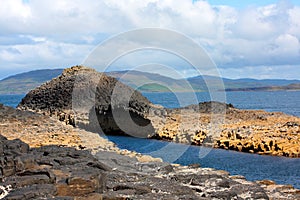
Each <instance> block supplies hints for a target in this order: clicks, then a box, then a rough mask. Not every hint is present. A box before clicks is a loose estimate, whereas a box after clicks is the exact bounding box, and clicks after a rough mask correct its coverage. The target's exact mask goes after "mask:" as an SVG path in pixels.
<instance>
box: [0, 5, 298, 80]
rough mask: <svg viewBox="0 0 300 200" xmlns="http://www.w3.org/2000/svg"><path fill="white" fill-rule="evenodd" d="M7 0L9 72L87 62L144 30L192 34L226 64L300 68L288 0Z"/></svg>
mask: <svg viewBox="0 0 300 200" xmlns="http://www.w3.org/2000/svg"><path fill="white" fill-rule="evenodd" d="M0 5H1V6H0V27H1V29H0V67H1V69H4V66H14V67H19V68H21V67H23V69H25V68H26V69H27V68H28V69H30V67H32V66H35V67H37V66H40V68H43V67H44V68H46V67H49V66H55V67H58V66H57V65H59V66H63V67H66V66H69V65H72V64H79V63H80V62H81V61H82V60H83V59H84V58H85V57H86V56H87V54H88V53H89V51H90V50H91V49H92V48H93V45H95V44H97V43H98V42H101V41H103V40H104V39H106V38H107V37H110V36H112V35H114V34H117V33H119V32H122V31H127V30H130V29H135V28H144V27H161V28H167V29H173V30H176V31H179V32H182V33H184V34H187V35H188V36H190V37H191V38H192V39H194V40H195V41H197V42H199V44H200V45H202V46H203V47H204V48H205V49H206V50H207V51H208V53H209V54H210V55H211V57H212V58H213V60H214V61H215V62H216V63H217V64H218V66H219V67H220V68H222V69H225V68H231V69H233V68H236V69H238V70H239V69H242V68H243V67H245V66H252V67H255V66H257V67H258V68H262V66H276V65H278V66H287V65H292V66H299V65H300V44H299V40H300V21H299V19H300V7H299V6H293V5H292V4H290V3H289V2H288V1H278V2H277V3H274V4H270V5H266V6H262V7H255V6H250V7H246V8H234V7H230V6H212V5H211V4H209V3H208V2H207V1H201V0H199V1H192V0H143V1H134V0H130V1H121V0H102V1H96V0H85V1H82V0H43V1H40V0H29V1H26V2H25V1H22V0H10V1H6V0H0ZM167 39H168V38H166V40H167ZM12 49H15V50H17V51H18V52H19V53H16V52H13V51H11V50H12ZM171 63H172V62H171ZM7 68H9V67H7ZM245 69H246V68H245ZM274 69H275V68H274ZM6 70H7V69H6ZM184 70H186V69H184ZM276 70H281V68H276ZM240 72H241V73H242V71H240ZM236 76H238V74H237V72H236ZM299 78H300V77H299Z"/></svg>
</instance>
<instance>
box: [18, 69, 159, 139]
mask: <svg viewBox="0 0 300 200" xmlns="http://www.w3.org/2000/svg"><path fill="white" fill-rule="evenodd" d="M151 105H152V104H151V103H150V102H149V101H148V99H147V98H145V97H144V96H142V95H141V94H140V93H139V92H137V91H135V90H133V89H132V88H130V87H128V86H126V85H124V84H122V83H121V82H119V81H117V79H115V78H112V77H109V76H106V75H105V74H103V73H99V72H97V71H95V70H93V69H90V68H87V67H83V66H74V67H72V68H69V69H65V70H64V71H63V73H62V75H61V76H59V77H57V78H55V79H53V80H52V81H50V82H47V83H45V84H43V85H42V86H40V87H38V88H36V89H34V90H32V91H30V92H29V93H28V94H27V95H26V96H25V97H24V99H23V100H22V102H21V103H20V104H19V105H18V108H19V109H21V110H31V111H35V112H38V113H42V114H46V115H50V116H56V117H57V118H58V119H59V120H60V121H64V122H65V123H66V124H70V125H73V126H78V127H81V128H84V129H88V130H92V131H95V132H98V133H99V132H102V131H103V132H104V133H107V134H124V133H130V134H133V135H135V136H139V137H147V136H148V135H151V134H154V129H153V127H152V124H151V121H150V120H149V119H147V114H148V113H149V110H150V108H151ZM131 120H133V121H134V123H135V124H137V125H138V126H133V124H134V123H133V122H132V121H131ZM99 124H100V126H99ZM120 126H122V127H120ZM141 126H142V127H145V128H144V129H143V130H141V129H140V128H139V127H141Z"/></svg>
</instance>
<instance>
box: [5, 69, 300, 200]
mask: <svg viewBox="0 0 300 200" xmlns="http://www.w3.org/2000/svg"><path fill="white" fill-rule="evenodd" d="M78 81H79V82H78ZM116 86H118V88H120V89H121V91H122V92H124V91H125V96H122V95H121V94H120V95H121V96H117V97H118V98H117V100H116V101H115V100H113V101H115V102H114V105H112V99H113V98H112V96H113V92H114V88H115V87H116ZM74 90H75V94H77V96H74ZM128 96H130V99H127V98H128ZM74 97H75V98H78V99H76V101H75V104H74V101H73V100H74ZM123 100H124V101H123ZM74 107H75V108H80V109H74ZM114 109H117V110H118V112H117V114H118V116H120V119H121V122H122V123H121V124H125V127H122V128H120V127H119V126H118V123H117V122H116V121H115V119H114V116H113V114H114V113H113V110H114ZM0 110H1V112H0V119H1V120H0V131H1V132H0V135H3V136H4V137H1V145H2V147H3V151H2V152H0V153H1V154H2V155H3V156H2V157H1V158H2V160H1V166H0V167H1V173H2V174H1V184H0V195H2V196H3V195H5V196H6V197H5V199H43V198H54V197H55V198H56V199H141V198H142V199H157V198H160V199H299V198H300V196H299V195H300V191H299V190H297V189H294V188H293V187H292V186H286V185H276V184H275V183H274V182H272V181H268V180H264V181H259V182H256V183H255V182H250V181H247V180H245V178H244V177H242V176H230V175H229V174H228V172H224V171H218V170H214V169H206V168H199V166H194V165H192V166H188V167H185V166H179V165H172V164H168V163H164V162H162V160H161V159H160V158H152V157H150V156H145V155H141V154H139V153H136V152H131V151H127V150H120V149H119V148H118V147H116V145H115V144H113V143H112V142H109V141H108V140H106V139H104V138H102V137H100V136H99V134H98V133H100V134H101V133H109V134H126V133H127V132H128V131H129V132H131V133H133V135H134V136H137V137H150V138H156V139H164V140H170V141H174V142H180V143H188V144H194V145H203V144H205V145H210V146H213V147H217V148H224V149H232V150H238V151H244V152H249V153H259V154H270V155H278V156H289V157H299V136H298V135H299V134H298V133H299V124H300V121H299V118H297V117H292V116H288V115H284V114H282V113H268V112H264V111H246V110H239V109H236V108H234V107H233V106H232V105H226V104H224V103H218V102H206V103H201V104H199V105H191V106H188V107H185V108H180V109H172V110H169V109H165V108H163V107H161V106H159V105H153V104H152V103H151V102H150V101H148V100H147V99H146V98H145V97H143V96H142V95H141V94H140V93H139V92H136V91H133V90H132V89H131V88H129V87H128V86H125V85H123V84H121V83H119V82H118V81H117V80H116V79H114V78H111V77H107V76H106V75H104V74H101V73H98V72H96V71H95V70H92V69H89V68H86V67H82V66H75V67H72V68H70V69H66V70H65V71H64V72H63V74H62V75H61V76H59V77H57V78H56V79H53V80H52V81H50V82H47V83H45V84H43V85H42V86H40V87H38V88H36V89H35V90H32V91H31V92H30V93H29V94H27V95H26V97H25V98H24V99H23V100H22V102H21V103H20V104H19V106H18V110H15V109H12V108H8V107H5V106H2V105H1V106H0ZM32 111H33V112H32ZM128 113H129V114H130V119H129V118H128V116H126V114H128ZM131 118H132V119H133V121H134V122H135V123H136V124H138V125H139V126H137V127H134V128H131V126H130V123H132V122H131V121H129V120H131ZM57 119H58V120H57ZM213 120H215V122H217V124H218V123H219V124H218V128H219V129H218V130H221V135H218V134H215V133H216V132H217V131H216V130H215V129H212V128H211V122H212V121H213ZM141 127H146V128H145V129H143V131H141V130H142V129H141ZM124 129H125V130H124ZM6 138H7V139H8V140H7V139H6ZM24 142H25V143H24ZM26 143H27V144H26ZM247 145H249V147H248V146H247ZM29 147H30V148H29ZM0 150H1V149H0ZM49 155H50V156H49ZM28 157H30V158H32V159H31V160H27V158H28ZM62 158H66V162H65V160H64V159H62ZM23 159H25V160H23ZM19 161H20V162H19ZM26 163H29V164H28V165H27V164H26ZM77 163H78V164H77ZM93 163H96V164H93ZM24 167H25V168H24ZM7 169H10V170H8V171H5V170H7ZM80 169H85V170H86V171H87V172H88V174H85V173H83V172H82V170H80ZM39 170H42V172H40V171H39ZM43 170H44V171H43ZM45 170H46V172H45ZM32 171H33V172H32ZM79 171H80V172H79ZM3 172H5V173H3ZM53 174H54V175H53ZM36 175H37V176H36ZM24 176H25V177H26V178H25V183H23V182H22V181H23V178H24ZM40 176H42V177H40ZM45 176H47V177H48V178H47V177H45ZM19 182H21V183H23V184H21V185H19V184H18V183H19ZM45 184H46V185H45ZM48 186H49V187H48ZM46 190H49V191H50V192H45V191H46ZM8 191H10V192H8ZM33 191H34V192H33ZM70 191H72V192H70ZM24 195H25V196H24ZM59 196H60V197H59Z"/></svg>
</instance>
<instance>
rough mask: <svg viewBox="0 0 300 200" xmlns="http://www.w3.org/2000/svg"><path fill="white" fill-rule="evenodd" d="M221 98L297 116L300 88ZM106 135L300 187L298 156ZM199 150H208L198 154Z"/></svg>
mask: <svg viewBox="0 0 300 200" xmlns="http://www.w3.org/2000/svg"><path fill="white" fill-rule="evenodd" d="M143 94H144V95H145V96H146V97H147V98H148V99H149V100H151V101H152V102H153V103H156V104H161V105H163V106H165V107H168V108H175V107H180V106H185V105H188V104H190V103H195V99H194V100H193V101H191V100H190V99H193V98H189V97H190V96H193V95H194V94H189V93H178V94H176V95H175V94H173V93H143ZM221 95H223V94H221ZM23 96H24V95H0V102H1V103H4V104H5V105H8V106H12V107H16V106H17V104H18V103H19V102H20V100H21V99H22V98H23ZM216 96H218V95H216ZM196 98H197V100H198V101H201V102H202V101H210V100H214V99H212V98H211V94H209V93H205V92H201V93H196ZM222 99H224V98H222ZM224 102H227V103H232V104H233V105H234V106H235V107H237V108H242V109H262V110H266V111H278V112H284V113H287V114H290V115H294V116H298V117H300V91H270V92H261V91H259V92H227V93H226V98H225V99H224ZM108 139H110V140H111V141H113V142H115V143H116V144H117V145H118V146H119V147H120V148H124V149H129V150H134V151H137V152H141V153H145V154H149V155H159V156H161V157H162V158H163V159H164V160H165V161H169V162H173V163H179V164H182V165H189V164H194V163H199V164H200V165H201V166H202V167H210V168H215V169H220V170H226V171H229V172H230V173H231V174H232V175H237V174H238V175H243V176H245V177H246V178H247V179H248V180H252V181H255V180H262V179H269V180H273V181H276V182H277V183H278V184H291V185H293V186H294V187H296V188H299V189H300V159H298V158H296V159H295V158H285V157H275V156H261V155H255V154H248V153H241V152H235V151H226V150H222V149H208V148H202V147H201V148H200V147H198V146H188V145H183V144H174V143H169V142H164V141H157V140H148V139H141V138H132V137H122V136H108ZM202 153H205V154H207V153H208V154H207V155H206V156H204V157H202V156H201V155H202Z"/></svg>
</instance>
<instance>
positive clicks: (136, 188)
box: [0, 135, 300, 200]
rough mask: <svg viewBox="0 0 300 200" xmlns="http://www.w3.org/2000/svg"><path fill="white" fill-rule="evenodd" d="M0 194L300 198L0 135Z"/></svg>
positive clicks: (239, 181) (204, 171)
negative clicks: (32, 143)
mask: <svg viewBox="0 0 300 200" xmlns="http://www.w3.org/2000/svg"><path fill="white" fill-rule="evenodd" d="M0 154H1V158H0V196H1V198H5V199H7V200H11V199H14V200H16V199H20V200H21V199H22V200H27V199H28V200H29V199H52V198H55V199H91V200H92V199H93V200H94V199H235V198H236V199H269V198H281V199H282V198H289V199H297V198H299V197H300V196H299V191H298V190H295V189H294V188H291V187H289V188H287V187H285V188H284V187H283V186H277V187H275V185H273V187H272V188H273V190H271V189H268V188H270V183H269V182H266V181H264V182H261V183H254V182H249V181H246V180H245V179H244V178H243V177H241V176H230V175H229V174H228V173H227V172H224V171H218V170H214V169H209V168H199V167H196V168H195V167H194V166H192V165H191V166H190V167H188V166H187V167H184V166H179V165H170V164H168V163H162V162H147V163H140V162H138V161H137V160H136V158H131V157H128V156H122V155H119V154H116V153H114V152H107V151H99V152H98V153H97V154H96V158H97V159H96V158H95V157H94V156H92V155H91V154H90V153H89V152H88V151H83V150H76V149H74V148H69V147H58V146H43V147H40V148H35V149H30V148H29V146H28V144H25V143H23V142H21V141H20V140H7V139H6V138H5V137H3V136H1V135H0Z"/></svg>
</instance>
